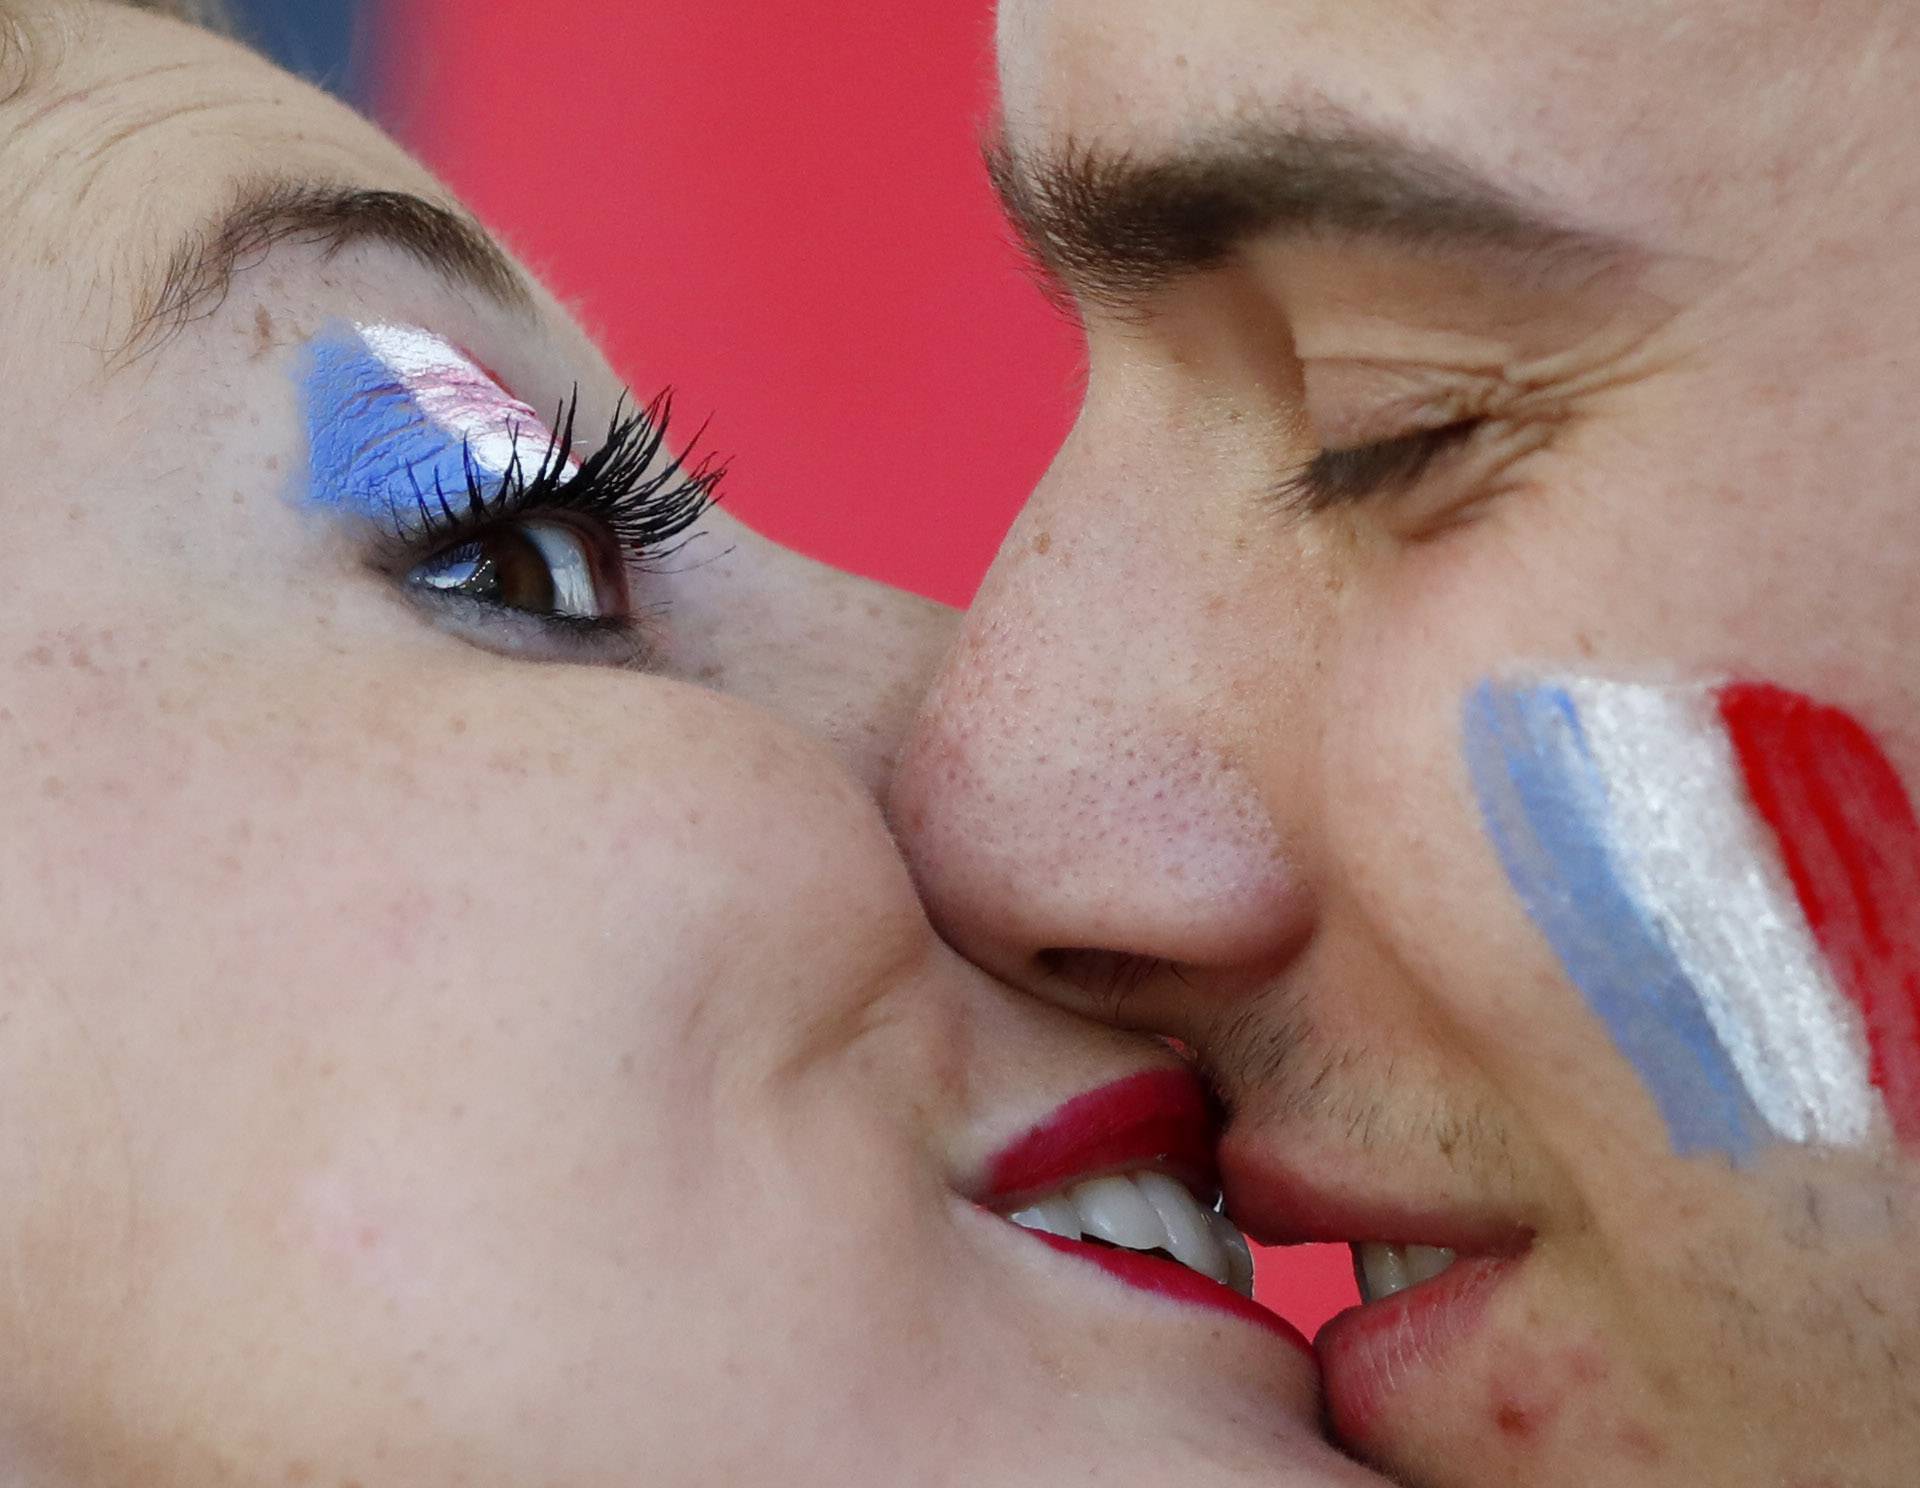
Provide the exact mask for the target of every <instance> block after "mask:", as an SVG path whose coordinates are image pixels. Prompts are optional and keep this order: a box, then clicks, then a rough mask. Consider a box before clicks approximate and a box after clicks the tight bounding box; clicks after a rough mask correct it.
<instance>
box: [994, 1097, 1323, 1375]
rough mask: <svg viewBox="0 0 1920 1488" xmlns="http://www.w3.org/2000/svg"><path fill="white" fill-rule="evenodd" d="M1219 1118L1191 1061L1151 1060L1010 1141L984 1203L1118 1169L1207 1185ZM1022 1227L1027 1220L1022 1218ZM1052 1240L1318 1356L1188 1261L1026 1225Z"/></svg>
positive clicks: (1212, 1176) (1142, 1285)
mask: <svg viewBox="0 0 1920 1488" xmlns="http://www.w3.org/2000/svg"><path fill="white" fill-rule="evenodd" d="M1219 1130H1220V1126H1219V1120H1218V1118H1217V1116H1216V1115H1215V1112H1214V1106H1213V1101H1212V1099H1211V1098H1210V1097H1209V1096H1208V1094H1207V1090H1206V1087H1205V1086H1204V1085H1202V1084H1201V1083H1200V1081H1199V1080H1198V1079H1196V1078H1195V1077H1194V1076H1193V1075H1191V1074H1189V1073H1188V1072H1187V1071H1186V1070H1183V1069H1163V1070H1147V1071H1144V1072H1142V1073H1140V1074H1137V1075H1129V1076H1127V1077H1126V1078H1125V1079H1123V1080H1116V1081H1114V1082H1113V1083H1112V1084H1111V1085H1103V1086H1101V1087H1100V1088H1099V1089H1098V1090H1089V1091H1087V1092H1086V1093H1085V1094H1084V1095H1077V1096H1075V1097H1074V1098H1073V1099H1072V1100H1070V1101H1068V1102H1067V1103H1066V1104H1065V1105H1063V1106H1061V1107H1060V1108H1059V1109H1058V1110H1056V1111H1055V1112H1053V1114H1052V1115H1050V1116H1048V1117H1046V1118H1045V1119H1043V1120H1041V1121H1038V1122H1036V1123H1035V1124H1034V1125H1033V1126H1031V1127H1029V1128H1028V1129H1027V1130H1026V1131H1025V1132H1023V1133H1022V1134H1021V1135H1020V1136H1018V1137H1016V1138H1014V1140H1013V1141H1011V1142H1009V1143H1008V1144H1007V1145H1006V1146H1005V1147H1003V1148H1001V1150H1000V1151H999V1152H998V1153H997V1154H996V1155H995V1156H994V1157H993V1158H992V1159H991V1160H990V1161H989V1163H988V1164H987V1179H986V1191H985V1193H984V1194H983V1195H982V1196H981V1198H980V1199H979V1201H978V1202H979V1203H980V1204H981V1205H982V1206H983V1207H988V1208H990V1209H993V1210H998V1211H1002V1217H1003V1218H1004V1217H1005V1211H1010V1210H1013V1209H1016V1208H1018V1207H1019V1206H1020V1204H1021V1203H1022V1202H1023V1201H1025V1200H1027V1199H1035V1198H1039V1197H1040V1196H1041V1195H1043V1194H1050V1193H1056V1192H1058V1191H1060V1190H1061V1189H1064V1188H1068V1187H1070V1186H1071V1185H1073V1184H1075V1183H1078V1182H1082V1181H1084V1180H1085V1179H1088V1178H1097V1177H1102V1176H1104V1175H1106V1174H1108V1173H1125V1172H1137V1171H1139V1170H1141V1169H1143V1168H1150V1169H1153V1170H1155V1171H1157V1172H1162V1173H1166V1174H1167V1175H1168V1176H1170V1177H1172V1178H1175V1179H1178V1180H1179V1181H1180V1182H1182V1183H1184V1184H1186V1185H1187V1186H1188V1187H1189V1188H1191V1189H1193V1190H1194V1191H1195V1192H1197V1193H1200V1194H1211V1193H1213V1192H1215V1191H1216V1190H1217V1188H1218V1185H1219V1170H1218V1167H1217V1165H1216V1163H1215V1161H1214V1153H1213V1148H1214V1141H1215V1139H1216V1137H1217V1136H1218V1134H1219ZM1016 1228H1017V1227H1016ZM1023 1233H1025V1234H1027V1235H1029V1236H1031V1237H1032V1238H1033V1239H1035V1240H1038V1241H1039V1242H1040V1243H1041V1244H1043V1245H1046V1246H1048V1247H1049V1248H1050V1249H1053V1250H1056V1251H1059V1252H1060V1253H1061V1254H1063V1255H1071V1256H1074V1257H1076V1258H1078V1259H1079V1260H1082V1261H1086V1262H1088V1263H1090V1264H1092V1265H1094V1266H1098V1267H1099V1268H1100V1269H1101V1270H1102V1271H1105V1272H1106V1273H1107V1274H1108V1275H1109V1276H1111V1277H1113V1278H1114V1279H1115V1280H1117V1281H1120V1282H1123V1283H1125V1284H1126V1285H1127V1286H1130V1287H1132V1288H1134V1289H1135V1290H1137V1291H1142V1292H1149V1293H1152V1294H1154V1295H1155V1296H1160V1297H1166V1298H1169V1299H1171V1300H1173V1301H1176V1302H1184V1303H1187V1304H1189V1305H1192V1306H1196V1307H1205V1308H1210V1309H1212V1310H1213V1311H1215V1312H1224V1313H1228V1314H1230V1315H1232V1316H1234V1317H1236V1318H1239V1319H1241V1320H1242V1321H1245V1322H1249V1323H1252V1324H1254V1325H1255V1326H1256V1327H1259V1328H1263V1329H1265V1330H1266V1331H1267V1332H1269V1333H1272V1334H1275V1335H1277V1336H1279V1337H1280V1338H1283V1339H1285V1340H1286V1341H1287V1342H1288V1343H1291V1344H1292V1345H1293V1346H1294V1347H1295V1348H1297V1349H1299V1350H1300V1351H1301V1352H1302V1353H1303V1354H1304V1355H1306V1356H1307V1357H1308V1358H1309V1359H1311V1358H1312V1355H1313V1348H1312V1345H1310V1344H1309V1343H1308V1342H1307V1341H1306V1339H1305V1338H1304V1337H1302V1336H1301V1334H1300V1332H1299V1330H1298V1329H1297V1328H1295V1327H1294V1326H1293V1325H1292V1324H1291V1323H1288V1322H1286V1321H1285V1320H1284V1319H1282V1318H1281V1317H1279V1316H1277V1315H1276V1314H1274V1313H1272V1312H1269V1311H1268V1310H1267V1309H1266V1308H1264V1307H1262V1306H1261V1305H1260V1304H1259V1303H1258V1302H1255V1301H1253V1300H1251V1299H1250V1298H1247V1297H1243V1296H1241V1295H1240V1294H1239V1293H1238V1292H1236V1291H1234V1290H1233V1288H1231V1287H1226V1286H1222V1285H1221V1284H1220V1283H1219V1282H1217V1281H1214V1280H1212V1279H1211V1278H1209V1277H1206V1276H1202V1275H1201V1274H1200V1273H1199V1272H1198V1271H1194V1270H1192V1269H1190V1268H1188V1267H1186V1266H1183V1265H1181V1264H1180V1263H1179V1262H1178V1261H1173V1260H1167V1259H1163V1258H1162V1257H1160V1256H1157V1255H1149V1254H1146V1253H1143V1252H1141V1251H1135V1250H1126V1249H1124V1248H1121V1247H1118V1246H1106V1245H1093V1244H1089V1243H1087V1242H1086V1241H1084V1240H1066V1239H1063V1238H1061V1237H1060V1236H1058V1235H1049V1234H1047V1233H1046V1232H1045V1231H1042V1230H1023Z"/></svg>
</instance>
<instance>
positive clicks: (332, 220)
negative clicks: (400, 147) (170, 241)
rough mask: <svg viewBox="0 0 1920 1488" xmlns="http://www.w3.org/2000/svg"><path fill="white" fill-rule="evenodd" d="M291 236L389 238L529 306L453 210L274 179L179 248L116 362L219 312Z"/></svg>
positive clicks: (248, 187)
mask: <svg viewBox="0 0 1920 1488" xmlns="http://www.w3.org/2000/svg"><path fill="white" fill-rule="evenodd" d="M288 242H292V243H302V244H307V245H310V246H314V247H318V248H319V249H321V250H322V252H323V253H324V254H325V255H326V256H328V257H331V256H332V255H334V254H336V253H338V252H340V251H341V250H342V249H345V248H348V247H351V246H353V245H356V244H361V243H377V244H384V245H385V246H387V247H389V248H393V249H397V250H398V251H400V252H402V253H405V254H407V255H408V256H410V257H411V258H413V259H415V260H416V261H417V262H419V263H421V264H422V265H424V266H425V267H426V268H428V269H430V270H432V271H433V272H434V273H436V274H438V275H440V276H441V277H442V278H444V279H447V280H448V281H450V282H452V283H454V284H457V285H459V286H461V287H463V288H467V289H472V290H477V291H479V292H480V293H481V294H483V295H485V296H486V297H487V298H488V299H490V300H492V301H494V302H495V303H496V304H498V305H500V306H501V307H503V308H505V309H507V310H509V311H512V312H516V313H524V312H526V311H528V310H530V309H531V308H532V306H533V294H532V291H531V290H530V289H529V288H528V286H527V282H526V280H525V279H524V278H523V277H522V276H521V274H520V271H519V270H518V269H517V268H515V267H514V265H513V262H512V260H510V259H509V258H508V257H507V255H506V253H505V252H504V251H503V250H502V249H501V247H500V245H499V244H498V243H496V242H494V240H493V239H492V238H491V237H490V236H488V234H487V233H486V232H485V231H484V230H483V229H481V228H480V227H478V226H477V225H476V224H474V223H473V222H472V221H470V220H469V219H468V218H466V217H465V216H463V215H462V214H461V213H459V212H457V211H455V210H454V209H453V208H451V207H448V206H443V205H441V204H440V203H438V202H433V201H429V200H428V199H427V198H425V197H423V196H416V195H414V194H413V193H411V192H405V191H377V190H369V189H366V188H362V187H352V186H335V185H329V184H326V183H324V182H318V181H300V180H290V179H285V178H279V177H274V178H268V179H264V180H259V181H254V182H249V183H246V184H243V185H242V186H240V187H239V188H238V189H237V190H236V191H235V192H234V194H233V197H232V198H231V200H230V201H229V202H228V203H227V205H226V206H225V207H224V208H223V209H222V210H221V211H219V212H218V213H216V214H215V215H214V216H213V217H212V218H211V219H210V220H209V221H208V223H207V224H206V225H205V226H203V227H201V228H199V229H198V230H196V231H194V232H191V233H189V234H188V235H187V236H186V237H185V238H184V239H182V240H181V241H180V242H179V243H178V244H177V245H175V247H174V248H173V250H172V252H171V253H170V254H169V256H168V257H167V259H166V261H165V263H164V265H163V267H162V268H161V270H160V272H159V273H158V274H157V275H156V276H155V277H154V279H153V282H152V284H151V286H150V287H149V288H148V290H147V292H146V294H145V296H144V297H143V298H142V300H141V301H140V302H139V306H138V308H137V310H136V313H135V316H134V321H133V330H132V333H131V334H130V335H129V336H128V337H127V339H126V342H125V343H124V345H123V346H122V347H121V349H120V352H119V355H118V356H117V357H116V358H115V360H116V361H117V362H118V361H129V360H133V359H135V358H137V357H138V356H139V355H142V354H144V353H145V352H147V351H151V350H153V349H154V348H155V347H157V346H158V345H161V344H163V343H164V342H165V341H167V340H168V339H170V338H171V337H172V336H174V335H176V334H178V333H179V332H180V331H181V330H183V329H184V328H185V327H187V326H189V325H191V324H193V323H194V322H195V321H198V320H203V319H205V318H206V317H207V316H210V315H212V314H214V313H215V312H216V311H218V310H219V308H220V306H221V305H222V304H224V303H225V302H226V299H227V296H228V294H230V293H231V291H232V288H233V282H234V279H235V278H236V277H237V276H238V275H239V274H241V273H243V272H244V271H245V270H247V269H249V268H252V267H253V266H255V265H256V264H258V263H259V262H260V261H261V260H262V259H264V258H265V257H266V256H267V254H268V253H269V252H271V251H272V250H273V249H274V248H275V247H276V246H278V245H279V244H281V243H288Z"/></svg>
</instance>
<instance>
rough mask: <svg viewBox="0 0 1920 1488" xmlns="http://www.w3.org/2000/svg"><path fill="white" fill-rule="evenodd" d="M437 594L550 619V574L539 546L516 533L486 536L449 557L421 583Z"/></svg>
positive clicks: (508, 531)
mask: <svg viewBox="0 0 1920 1488" xmlns="http://www.w3.org/2000/svg"><path fill="white" fill-rule="evenodd" d="M425 582H427V583H428V584H430V585H432V586H433V587H434V588H435V589H441V590H445V591H446V592H448V593H451V594H462V595H465V596H467V597H468V598H470V599H477V600H480V601H482V602H483V603H486V604H492V605H504V606H506V607H508V608H510V609H516V610H527V611H530V612H531V613H533V614H536V615H551V614H553V613H554V609H555V599H556V595H555V593H554V586H553V569H552V567H551V566H550V565H549V564H548V562H547V560H546V557H545V555H543V554H542V553H541V551H540V549H539V548H538V547H536V546H535V545H534V544H533V543H532V542H531V541H529V540H528V539H527V538H526V537H525V536H524V535H523V534H522V533H520V532H519V531H518V530H517V529H514V528H503V529H501V530H500V531H497V532H489V533H485V534H483V535H482V536H480V537H478V538H476V539H474V540H473V541H472V542H469V543H463V544H462V545H461V546H460V547H458V548H455V549H454V550H453V551H452V552H450V553H448V554H447V555H446V556H445V557H444V558H442V559H441V560H440V562H439V563H438V564H437V565H436V568H435V571H434V572H433V573H432V574H431V575H430V576H429V577H427V579H426V580H425Z"/></svg>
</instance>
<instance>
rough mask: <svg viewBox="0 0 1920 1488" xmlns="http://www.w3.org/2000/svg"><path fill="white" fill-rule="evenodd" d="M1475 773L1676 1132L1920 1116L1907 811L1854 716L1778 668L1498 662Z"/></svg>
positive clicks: (1709, 1138) (1466, 720) (1919, 891)
mask: <svg viewBox="0 0 1920 1488" xmlns="http://www.w3.org/2000/svg"><path fill="white" fill-rule="evenodd" d="M1463 726H1464V733H1465V747H1466V754H1467V764H1468V769H1469V773H1470V775H1471V777H1472V780H1473V785H1474V791H1475V794H1476V796H1477V797H1478V800H1479V805H1480V809H1481V814H1482V818H1483V820H1484V822H1485V824H1486V828H1487V831H1488V834H1489V836H1490V837H1491V838H1492V839H1493V842H1494V846H1495V848H1496V850H1497V852H1498V853H1499V856H1500V860H1501V864H1502V866H1503V867H1504V868H1505V869H1506V873H1507V877H1508V880H1509V881H1510V882H1511V884H1512V885H1513V888H1514V891H1515V892H1516V894H1518V896H1519V898H1520V900H1521V902H1522V903H1523V904H1524V905H1525V907H1526V909H1527V912H1528V914H1529V915H1530V916H1531V918H1532V919H1533V921H1534V923H1535V924H1536V925H1537V926H1538V927H1539V928H1540V930H1541V931H1542V933H1543V934H1544V935H1545V936H1546V938H1547V940H1548V942H1549V943H1550V944H1551V945H1552V947H1553V949H1554V951H1555V953H1556V955H1558V957H1559V959H1560V961H1561V964H1562V965H1563V966H1564V967H1565V968H1566V970H1567V973H1568V975H1569V976H1570V977H1571V978H1572V980H1573V982H1574V984H1575V985H1576V986H1577V987H1578V988H1579V989H1580V991H1581V993H1582V995H1583V996H1584V997H1585V998H1586V1000H1587V1002H1588V1005H1589V1006H1590V1007H1591V1008H1592V1009H1593V1011H1594V1012H1595V1014H1596V1015H1597V1016H1598V1017H1599V1018H1600V1019H1601V1021H1602V1022H1603V1023H1605V1024H1606V1026H1607V1030H1608V1032H1609V1034H1610V1035H1611V1036H1612V1038H1613V1042H1614V1044H1615V1046H1616V1047H1617V1048H1619V1050H1620V1051H1621V1053H1622V1054H1624V1055H1625V1056H1626V1057H1627V1059H1628V1060H1629V1062H1631V1063H1632V1065H1633V1066H1634V1069H1635V1070H1636V1071H1637V1072H1638V1074H1639V1076H1640V1078H1641V1080H1642V1081H1643V1082H1644V1083H1645V1085H1646V1086H1647V1088H1648V1090H1649V1092H1650V1093H1651V1094H1652V1096H1653V1098H1654V1101H1655V1103H1656V1105H1657V1106H1658V1107H1659V1109H1660V1113H1661V1115H1662V1117H1663V1118H1664V1120H1665V1122H1666V1125H1667V1129H1668V1134H1669V1137H1670V1139H1671V1141H1672V1144H1673V1147H1674V1150H1675V1151H1676V1152H1679V1153H1681V1154H1683V1155H1686V1154H1695V1153H1704V1152H1718V1153H1722V1154H1724V1155H1726V1156H1728V1157H1730V1158H1732V1159H1733V1160H1734V1161H1736V1162H1739V1161H1742V1160H1744V1159H1746V1158H1748V1157H1750V1156H1751V1155H1752V1154H1753V1153H1754V1151H1755V1150H1756V1149H1758V1148H1760V1147H1761V1146H1763V1145H1765V1144H1767V1143H1770V1142H1773V1141H1789V1142H1810V1143H1821V1144H1827V1145H1840V1146H1847V1145H1855V1144H1859V1143H1862V1142H1864V1141H1866V1140H1868V1139H1869V1137H1870V1136H1871V1135H1872V1133H1873V1132H1874V1130H1875V1129H1876V1126H1877V1125H1878V1124H1879V1123H1880V1122H1881V1121H1882V1120H1883V1118H1886V1117H1890V1118H1891V1119H1892V1123H1893V1126H1894V1128H1895V1130H1896V1131H1897V1132H1898V1133H1899V1134H1900V1135H1902V1136H1903V1137H1905V1136H1906V1135H1907V1134H1908V1133H1909V1132H1911V1131H1914V1129H1915V1124H1916V1119H1917V1118H1920V1078H1917V1077H1916V1063H1917V1062H1920V1061H1917V1056H1920V1041H1916V1037H1915V1026H1916V1019H1915V1015H1914V973H1915V971H1916V969H1920V958H1916V956H1915V954H1914V952H1915V950H1916V948H1920V830H1916V827H1915V823H1914V817H1913V813H1912V810H1911V807H1910V805H1909V804H1908V801H1907V797H1906V793H1905V791H1904V789H1903V788H1902V787H1901V785H1900V782H1899V779H1898V777H1897V775H1895V773H1894V772H1893V769H1892V767H1891V766H1890V765H1889V764H1888V763H1887V761H1886V759H1885V757H1884V756H1883V755H1882V754H1881V753H1880V751H1879V749H1878V747H1877V746H1875V745H1874V744H1873V742H1872V740H1871V738H1870V737H1869V736H1868V735H1867V733H1866V731H1865V730H1864V729H1862V728H1861V727H1860V726H1859V725H1858V724H1857V723H1855V722H1853V720H1851V719H1849V718H1847V717H1846V715H1844V714H1842V713H1839V712H1838V711H1837V710H1834V709H1830V708H1824V707H1821V706H1820V705H1818V704H1815V703H1813V702H1811V701H1810V700H1808V699H1806V698H1804V697H1801V696H1799V695H1798V694H1794V693H1788V692H1784V691H1782V690H1780V689H1777V688H1769V687H1756V686H1751V685H1746V684H1733V685H1728V686H1722V687H1710V686H1703V687H1681V688H1671V687H1651V686H1643V685H1636V684H1624V683H1614V682H1605V681H1597V680H1591V679H1581V678H1559V679H1553V680H1547V681H1519V682H1509V681H1488V682H1483V683H1481V684H1480V685H1479V686H1477V687H1476V688H1474V689H1473V691H1472V692H1470V693H1469V695H1468V697H1467V700H1466V703H1465V707H1464V710H1463Z"/></svg>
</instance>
